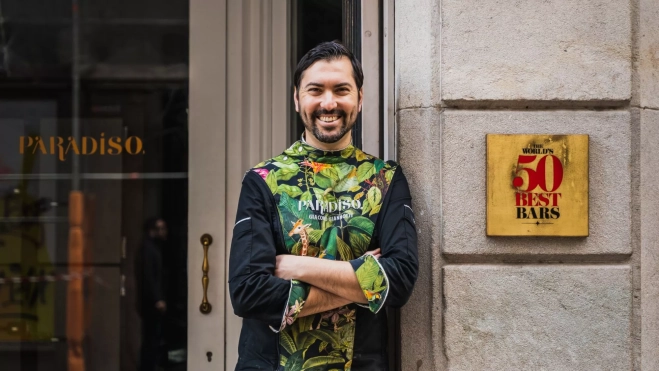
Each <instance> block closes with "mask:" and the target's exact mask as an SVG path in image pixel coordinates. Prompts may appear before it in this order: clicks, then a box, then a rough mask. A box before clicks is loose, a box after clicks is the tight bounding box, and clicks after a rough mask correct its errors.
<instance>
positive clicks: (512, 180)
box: [487, 134, 588, 237]
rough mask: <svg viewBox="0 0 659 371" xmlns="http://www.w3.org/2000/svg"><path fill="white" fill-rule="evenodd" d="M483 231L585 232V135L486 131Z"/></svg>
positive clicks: (521, 233)
mask: <svg viewBox="0 0 659 371" xmlns="http://www.w3.org/2000/svg"><path fill="white" fill-rule="evenodd" d="M487 235H488V236H564V237H569V236H571V237H585V236H588V135H581V134H580V135H547V134H538V135H505V134H488V135H487Z"/></svg>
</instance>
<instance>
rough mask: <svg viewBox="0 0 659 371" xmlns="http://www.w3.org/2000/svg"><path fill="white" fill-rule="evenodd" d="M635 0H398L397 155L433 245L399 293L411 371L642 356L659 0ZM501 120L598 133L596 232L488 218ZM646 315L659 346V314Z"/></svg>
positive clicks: (629, 365) (631, 360) (593, 189)
mask: <svg viewBox="0 0 659 371" xmlns="http://www.w3.org/2000/svg"><path fill="white" fill-rule="evenodd" d="M638 1H640V3H641V7H640V8H638V7H637V6H636V5H638V4H636V3H635V2H634V3H633V2H632V1H630V0H583V1H571V0H547V1H502V0H478V1H476V0H441V1H440V0H421V1H419V0H401V1H397V2H396V9H395V17H396V48H395V49H396V50H395V54H396V100H397V120H398V126H399V130H400V142H399V146H400V148H399V154H400V156H399V160H400V162H401V164H402V166H403V169H404V170H405V173H406V175H407V176H408V179H409V180H410V185H411V187H412V193H413V197H414V200H413V204H414V208H415V213H416V220H417V227H418V228H419V231H418V232H419V236H420V238H419V253H420V256H421V258H420V261H421V262H422V263H421V264H422V266H421V271H420V277H419V280H418V283H417V285H416V288H415V293H414V295H413V297H412V299H411V302H410V303H408V304H407V306H406V307H405V308H404V309H403V310H402V318H401V321H402V324H401V327H402V330H401V331H402V337H403V339H402V354H403V359H402V369H403V370H405V371H407V370H540V369H544V370H632V369H639V368H640V363H641V342H640V339H641V314H642V311H643V316H645V313H646V311H647V312H648V313H652V314H655V313H656V314H657V316H659V310H657V309H654V306H651V304H649V305H648V306H643V307H641V299H640V296H639V295H637V293H638V292H639V290H641V281H642V280H641V270H640V267H641V264H644V265H643V267H645V264H646V261H648V262H650V263H652V262H655V264H657V268H653V270H651V271H650V272H649V273H648V274H654V275H657V272H658V271H657V269H658V268H659V259H657V258H654V259H655V260H652V259H653V258H652V257H649V258H646V256H645V254H646V251H647V253H648V254H652V253H653V252H654V251H655V250H654V249H652V248H653V247H654V246H656V244H657V243H656V242H655V241H658V240H659V235H658V234H657V233H659V232H657V231H658V230H659V225H657V223H659V222H657V221H653V222H651V223H646V222H647V220H646V219H652V218H654V220H657V217H656V216H657V211H656V210H657V207H652V206H651V205H650V204H649V203H648V204H647V206H646V203H645V200H646V199H647V198H643V197H644V196H643V195H645V194H647V197H651V194H657V193H656V192H655V193H653V192H652V191H653V190H654V191H656V190H659V189H654V188H659V187H657V186H656V184H659V183H658V181H659V178H657V175H656V174H659V172H657V171H654V170H652V169H651V166H652V165H653V164H651V163H650V162H649V161H650V160H651V158H652V154H651V151H647V154H644V148H646V147H644V146H649V145H651V143H659V140H658V139H659V137H658V135H659V129H656V126H657V125H656V124H657V122H658V121H657V120H658V119H659V115H656V114H653V113H657V112H656V111H654V112H651V111H652V110H651V109H650V108H649V107H645V106H644V105H647V106H651V105H652V103H651V100H652V99H655V100H657V99H659V98H657V94H656V92H657V91H658V90H659V83H657V82H656V81H657V79H656V77H657V75H659V72H657V66H659V63H658V62H657V60H658V59H659V57H658V56H657V55H659V54H657V53H659V52H657V50H659V48H657V42H658V41H659V37H658V36H657V35H659V32H656V27H657V26H656V24H657V21H656V20H657V19H659V14H657V13H658V11H657V9H659V6H658V5H656V4H657V3H656V1H655V0H638ZM644 7H645V8H644ZM650 8H652V9H650ZM652 12H654V13H652ZM639 15H640V17H639ZM639 18H640V20H639ZM643 22H646V23H647V24H646V25H645V26H644V23H643ZM650 24H652V26H650ZM643 27H645V29H646V30H647V33H652V35H651V36H648V37H646V39H643V38H642V37H641V35H642V34H643V30H644V28H643ZM651 27H654V28H653V29H652V30H654V31H651ZM639 39H640V40H644V42H645V43H646V44H648V46H647V47H646V48H647V49H648V51H647V53H650V50H654V52H653V53H655V54H656V55H655V54H652V56H643V46H642V45H644V44H643V42H641V44H636V42H637V40H639ZM636 45H641V47H640V48H639V50H638V52H639V53H638V55H639V57H638V59H639V60H640V61H641V63H640V64H639V68H638V70H637V69H635V65H633V63H632V61H633V54H635V53H634V51H636V50H637V47H636ZM652 45H654V46H652ZM643 61H646V63H649V64H648V65H647V66H646V68H647V69H648V71H645V75H648V74H649V75H651V77H647V76H644V70H643V68H644V67H643V66H644V62H643ZM652 61H654V65H652V64H651V62H652ZM652 66H654V67H652ZM633 76H634V77H636V78H635V79H633V78H632V77H633ZM647 80H651V81H655V82H654V85H652V84H648V83H647V82H646V81H647ZM632 81H634V84H632ZM639 89H640V90H639ZM644 89H647V93H646V94H647V95H649V96H651V98H650V97H646V100H645V101H644V100H643V97H644V94H643V92H644V91H645V90H644ZM652 89H654V92H655V93H652ZM637 96H640V99H639V100H638V101H639V102H641V103H638V104H640V105H641V106H643V107H644V108H643V109H640V110H641V111H642V112H640V114H639V112H638V111H639V106H638V104H635V103H634V102H636V97H637ZM642 102H647V103H642ZM655 107H657V105H656V102H655ZM639 128H640V130H639ZM646 132H647V134H646ZM487 133H502V134H506V133H510V134H512V133H515V134H531V133H533V134H543V133H547V134H549V133H552V134H572V133H574V134H588V135H589V136H590V160H589V168H590V173H589V177H590V187H589V195H590V201H589V204H590V212H589V214H590V215H589V220H590V236H589V237H586V238H556V237H554V238H551V237H535V238H534V237H521V238H512V237H503V238H502V237H487V236H486V235H485V222H486V221H485V212H486V193H485V188H486V170H485V169H486V151H485V149H486V148H485V135H486V134H487ZM646 135H647V138H646ZM650 135H654V136H653V137H650ZM644 159H647V160H645V162H644ZM652 184H654V185H652ZM653 187H654V188H653ZM654 198H655V199H659V198H658V197H654ZM641 200H643V203H641ZM653 202H655V203H659V202H657V201H653ZM639 208H640V210H642V212H641V213H640V212H639ZM639 213H640V214H641V215H642V216H643V218H641V216H640V215H639ZM646 214H647V218H646V217H645V215H646ZM644 233H645V234H644ZM646 236H647V237H646ZM641 246H643V251H644V255H643V260H641ZM651 277H652V276H649V275H646V274H645V272H644V273H643V280H645V281H643V282H644V283H645V282H646V281H647V285H650V284H651V283H650V279H651ZM654 285H655V287H659V282H657V283H654ZM654 296H655V297H658V296H659V289H655V294H654ZM643 297H644V298H645V292H643ZM644 300H645V299H644ZM654 303H657V301H656V300H655V301H654ZM641 309H642V311H641ZM657 318H659V317H657ZM643 320H644V321H645V317H643ZM646 328H648V329H649V331H650V333H648V335H647V336H649V337H651V339H655V340H654V341H651V342H649V343H648V344H647V345H646V346H647V347H653V346H655V347H656V344H657V341H656V339H659V320H657V321H655V322H653V323H650V324H647V325H646V324H645V322H643V329H644V331H645V330H646ZM643 341H645V333H644V337H643ZM644 344H645V343H644ZM643 349H644V351H645V348H643ZM648 352H654V353H655V354H657V355H659V352H657V351H656V350H649V349H648ZM645 355H646V354H645V353H643V362H645V359H646V358H647V357H645ZM652 360H654V358H652ZM648 362H650V358H648ZM653 362H655V363H652V365H657V364H659V363H656V362H659V358H658V360H657V361H653ZM644 369H647V370H654V369H657V367H656V366H648V367H646V368H644Z"/></svg>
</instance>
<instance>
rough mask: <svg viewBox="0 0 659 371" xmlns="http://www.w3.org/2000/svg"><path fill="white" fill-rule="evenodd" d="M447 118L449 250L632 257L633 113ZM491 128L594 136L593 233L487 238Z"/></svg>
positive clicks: (445, 228) (445, 246) (445, 225)
mask: <svg viewBox="0 0 659 371" xmlns="http://www.w3.org/2000/svg"><path fill="white" fill-rule="evenodd" d="M442 115H443V119H442V128H441V135H440V137H441V144H440V147H441V166H442V167H441V169H442V182H441V192H442V195H441V199H442V206H441V215H442V244H441V245H442V251H443V252H444V253H445V254H449V255H452V254H453V255H497V254H503V255H533V256H539V257H542V256H552V255H554V256H565V255H589V254H594V255H596V254H600V255H620V254H623V255H626V254H631V206H630V205H631V180H630V177H631V173H630V161H631V158H630V156H631V137H630V135H631V134H630V132H631V123H630V120H631V119H630V114H629V112H626V111H607V112H594V111H540V112H524V111H498V112H484V111H451V110H447V111H444V113H443V114H442ZM487 133H498V134H545V133H552V134H588V135H589V150H590V158H589V178H590V179H589V221H590V223H589V225H590V230H589V232H590V236H589V237H582V238H575V237H569V238H568V237H563V238H560V237H542V238H536V237H486V235H485V223H486V220H485V213H486V200H487V199H486V196H487V195H486V192H485V190H486V161H487V160H486V140H485V135H486V134H487ZM404 135H405V134H401V136H404ZM439 149H440V148H436V149H435V151H439ZM435 197H438V196H435Z"/></svg>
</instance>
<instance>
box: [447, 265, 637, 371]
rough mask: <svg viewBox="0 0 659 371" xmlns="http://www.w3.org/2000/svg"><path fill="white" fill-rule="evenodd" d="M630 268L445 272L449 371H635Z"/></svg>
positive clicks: (483, 268)
mask: <svg viewBox="0 0 659 371" xmlns="http://www.w3.org/2000/svg"><path fill="white" fill-rule="evenodd" d="M631 292H632V290H631V269H630V268H629V267H627V266H590V267H585V266H563V265H547V266H447V267H445V268H444V296H445V303H444V305H445V308H446V309H445V315H444V316H445V319H444V323H445V329H444V331H445V334H446V335H445V336H446V341H445V346H446V354H447V358H448V365H449V367H448V370H450V371H461V370H465V371H467V370H468V371H471V370H480V371H487V370H555V371H563V370H580V371H587V370H593V371H595V370H598V371H599V370H612V371H613V370H615V371H619V370H631V369H632V359H631V358H632V357H631V353H632V349H631V348H632V347H631V333H630V332H631V329H630V323H631V315H632V310H631Z"/></svg>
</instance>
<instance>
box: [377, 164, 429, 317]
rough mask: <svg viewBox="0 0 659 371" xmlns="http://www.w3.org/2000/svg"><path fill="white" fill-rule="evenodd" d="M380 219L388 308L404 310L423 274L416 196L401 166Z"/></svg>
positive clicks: (392, 182) (397, 170) (388, 193)
mask: <svg viewBox="0 0 659 371" xmlns="http://www.w3.org/2000/svg"><path fill="white" fill-rule="evenodd" d="M389 187H390V188H389V191H388V192H387V194H386V195H385V200H383V206H384V210H383V213H382V214H380V216H379V217H378V225H377V227H376V228H377V232H378V240H379V242H380V249H381V253H382V255H381V258H380V259H379V260H378V263H380V265H381V266H382V268H383V270H384V272H385V274H386V277H387V280H388V283H389V287H388V293H387V296H386V299H385V302H384V305H385V306H391V307H401V306H403V305H405V303H407V300H408V299H409V298H410V295H412V290H413V288H414V284H415V283H416V279H417V274H418V271H419V261H418V252H417V235H416V225H415V221H414V212H413V210H412V196H411V195H410V188H409V185H408V184H407V179H406V178H405V175H404V174H403V169H402V168H401V167H400V166H398V168H397V169H396V173H395V174H394V176H393V179H392V181H391V185H390V186H389Z"/></svg>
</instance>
